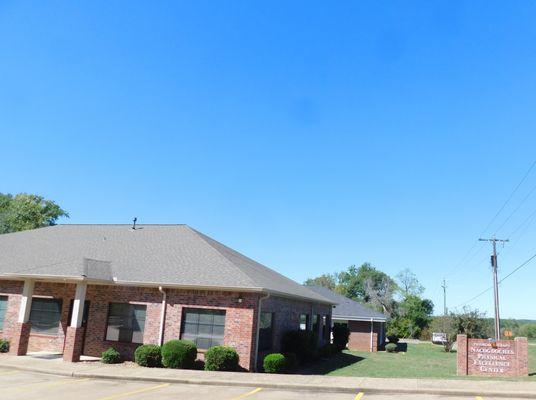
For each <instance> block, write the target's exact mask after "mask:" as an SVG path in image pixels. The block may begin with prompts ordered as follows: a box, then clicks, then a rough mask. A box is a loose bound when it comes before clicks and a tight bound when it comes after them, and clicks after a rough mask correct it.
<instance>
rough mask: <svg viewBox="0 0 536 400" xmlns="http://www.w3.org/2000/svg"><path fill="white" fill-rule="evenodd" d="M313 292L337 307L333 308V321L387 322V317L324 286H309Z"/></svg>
mask: <svg viewBox="0 0 536 400" xmlns="http://www.w3.org/2000/svg"><path fill="white" fill-rule="evenodd" d="M307 288H309V289H311V290H312V291H313V292H316V293H318V294H319V295H321V296H322V297H325V298H327V299H330V300H332V301H333V303H336V306H335V307H334V308H333V319H338V318H339V319H349V320H352V319H357V320H370V319H371V318H374V319H375V320H386V319H387V317H386V316H385V315H384V314H382V313H380V312H377V311H374V310H372V309H370V308H368V307H366V306H364V305H363V304H361V303H358V302H357V301H354V300H352V299H349V298H348V297H345V296H343V295H341V294H339V293H335V292H333V291H331V290H329V289H328V288H325V287H323V286H307Z"/></svg>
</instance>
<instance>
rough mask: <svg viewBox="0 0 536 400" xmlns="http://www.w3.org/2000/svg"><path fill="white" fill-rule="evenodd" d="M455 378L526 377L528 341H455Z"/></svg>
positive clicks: (517, 339)
mask: <svg viewBox="0 0 536 400" xmlns="http://www.w3.org/2000/svg"><path fill="white" fill-rule="evenodd" d="M457 344H458V353H457V370H458V375H486V376H498V377H500V376H526V375H528V357H527V356H528V343H527V338H515V340H498V341H497V342H495V343H492V342H490V341H489V340H488V339H470V338H467V336H466V335H458V338H457Z"/></svg>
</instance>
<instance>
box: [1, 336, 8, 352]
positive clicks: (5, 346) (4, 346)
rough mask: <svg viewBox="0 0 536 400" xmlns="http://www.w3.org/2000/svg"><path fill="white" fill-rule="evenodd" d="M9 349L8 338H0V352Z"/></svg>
mask: <svg viewBox="0 0 536 400" xmlns="http://www.w3.org/2000/svg"><path fill="white" fill-rule="evenodd" d="M8 351H9V340H7V339H0V353H7V352H8Z"/></svg>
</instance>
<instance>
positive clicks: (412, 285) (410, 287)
mask: <svg viewBox="0 0 536 400" xmlns="http://www.w3.org/2000/svg"><path fill="white" fill-rule="evenodd" d="M396 279H397V283H398V286H399V288H400V292H401V294H402V296H403V297H406V296H420V295H422V294H423V293H424V286H422V285H421V284H420V282H419V280H418V279H417V276H416V275H415V274H414V273H413V272H412V271H411V270H410V269H409V268H405V269H403V270H402V271H400V272H399V274H398V275H397V276H396Z"/></svg>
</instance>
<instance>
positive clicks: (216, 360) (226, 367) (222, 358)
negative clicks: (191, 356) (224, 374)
mask: <svg viewBox="0 0 536 400" xmlns="http://www.w3.org/2000/svg"><path fill="white" fill-rule="evenodd" d="M238 360H239V357H238V353H237V352H236V350H235V349H233V348H232V347H227V346H214V347H211V348H210V349H208V350H207V353H206V354H205V371H236V370H237V369H238Z"/></svg>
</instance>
